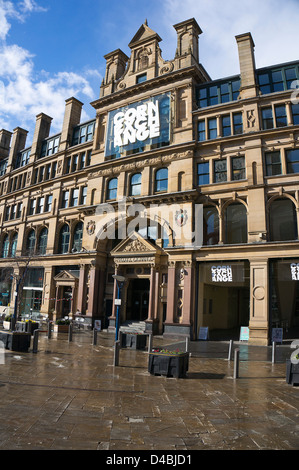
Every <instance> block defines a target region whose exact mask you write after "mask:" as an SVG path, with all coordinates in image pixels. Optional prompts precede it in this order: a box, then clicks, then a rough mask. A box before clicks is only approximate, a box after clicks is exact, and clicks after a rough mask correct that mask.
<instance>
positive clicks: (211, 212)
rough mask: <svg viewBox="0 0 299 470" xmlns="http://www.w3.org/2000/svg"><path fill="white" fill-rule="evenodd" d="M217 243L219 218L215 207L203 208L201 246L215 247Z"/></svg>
mask: <svg viewBox="0 0 299 470" xmlns="http://www.w3.org/2000/svg"><path fill="white" fill-rule="evenodd" d="M218 242H219V217H218V211H217V209H216V207H214V206H212V207H204V208H203V244H204V245H216V244H217V243H218Z"/></svg>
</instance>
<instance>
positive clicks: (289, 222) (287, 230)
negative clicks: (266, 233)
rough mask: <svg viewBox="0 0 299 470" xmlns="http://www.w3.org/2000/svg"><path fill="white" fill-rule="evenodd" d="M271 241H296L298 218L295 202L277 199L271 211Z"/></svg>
mask: <svg viewBox="0 0 299 470" xmlns="http://www.w3.org/2000/svg"><path fill="white" fill-rule="evenodd" d="M269 225H270V227H269V228H270V240H271V241H283V240H296V239H297V218H296V209H295V206H294V204H293V202H292V201H291V200H290V199H288V198H281V199H276V200H275V201H273V202H272V204H271V205H270V209H269Z"/></svg>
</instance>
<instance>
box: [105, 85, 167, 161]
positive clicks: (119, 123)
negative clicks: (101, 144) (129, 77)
mask: <svg viewBox="0 0 299 470" xmlns="http://www.w3.org/2000/svg"><path fill="white" fill-rule="evenodd" d="M169 140H170V93H164V94H161V95H157V96H154V97H152V98H149V99H147V100H142V101H138V102H136V103H131V104H129V105H127V106H125V107H122V108H118V109H116V110H114V111H110V112H109V114H108V125H107V134H106V146H105V157H111V158H119V157H121V156H122V155H123V154H124V153H125V152H126V151H128V150H132V151H134V152H135V153H138V152H142V151H143V150H144V148H145V146H146V145H148V144H149V145H153V144H160V145H167V144H168V143H169Z"/></svg>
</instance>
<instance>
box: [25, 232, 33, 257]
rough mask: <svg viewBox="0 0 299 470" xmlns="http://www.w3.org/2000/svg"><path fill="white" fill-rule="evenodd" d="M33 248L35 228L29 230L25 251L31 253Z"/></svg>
mask: <svg viewBox="0 0 299 470" xmlns="http://www.w3.org/2000/svg"><path fill="white" fill-rule="evenodd" d="M34 250H35V230H33V229H32V230H30V232H29V233H28V236H27V243H26V251H27V254H28V255H33V253H34Z"/></svg>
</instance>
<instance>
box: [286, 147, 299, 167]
mask: <svg viewBox="0 0 299 470" xmlns="http://www.w3.org/2000/svg"><path fill="white" fill-rule="evenodd" d="M286 163H287V173H299V149H291V150H286Z"/></svg>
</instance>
